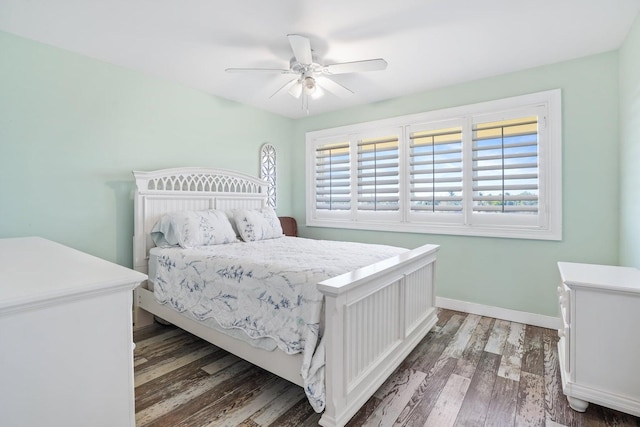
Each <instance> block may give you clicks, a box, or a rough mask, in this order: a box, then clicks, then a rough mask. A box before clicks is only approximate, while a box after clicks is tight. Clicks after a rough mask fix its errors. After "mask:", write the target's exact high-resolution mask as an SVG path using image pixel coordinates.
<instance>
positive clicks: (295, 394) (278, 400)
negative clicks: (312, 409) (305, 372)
mask: <svg viewBox="0 0 640 427" xmlns="http://www.w3.org/2000/svg"><path fill="white" fill-rule="evenodd" d="M306 399H307V397H306V396H305V394H304V390H303V389H302V388H300V387H291V386H289V387H288V388H287V389H286V390H284V392H283V393H281V394H279V395H278V396H275V398H274V399H273V400H272V401H271V402H269V404H268V405H265V406H264V407H263V408H261V409H260V410H259V411H257V412H256V413H254V414H252V415H251V419H252V420H253V421H254V422H255V423H256V424H257V425H260V426H268V425H269V424H271V423H273V422H274V421H275V420H277V419H278V418H279V417H281V416H282V414H284V413H285V412H287V411H288V410H289V409H291V408H292V407H293V405H295V404H296V403H297V402H299V401H301V400H303V401H306Z"/></svg>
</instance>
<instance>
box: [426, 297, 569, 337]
mask: <svg viewBox="0 0 640 427" xmlns="http://www.w3.org/2000/svg"><path fill="white" fill-rule="evenodd" d="M436 307H440V308H446V309H449V310H456V311H462V312H464V313H470V314H478V315H480V316H488V317H495V318H496V319H502V320H508V321H510V322H518V323H525V324H527V325H533V326H540V327H541V328H549V329H559V328H560V327H561V326H562V321H561V320H560V318H559V317H553V316H545V315H543V314H535V313H528V312H526V311H517V310H510V309H508V308H501V307H493V306H490V305H482V304H476V303H474V302H467V301H460V300H457V299H451V298H443V297H436Z"/></svg>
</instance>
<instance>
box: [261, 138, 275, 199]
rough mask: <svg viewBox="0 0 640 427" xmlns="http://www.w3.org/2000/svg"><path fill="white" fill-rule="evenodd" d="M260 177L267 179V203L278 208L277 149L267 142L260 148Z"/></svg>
mask: <svg viewBox="0 0 640 427" xmlns="http://www.w3.org/2000/svg"><path fill="white" fill-rule="evenodd" d="M260 178H262V179H264V180H265V181H267V184H269V186H268V187H267V205H268V206H271V207H272V208H274V209H275V208H276V149H275V147H274V146H273V145H271V144H269V143H265V144H263V145H262V148H261V149H260Z"/></svg>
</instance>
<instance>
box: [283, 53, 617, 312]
mask: <svg viewBox="0 0 640 427" xmlns="http://www.w3.org/2000/svg"><path fill="white" fill-rule="evenodd" d="M617 65H618V55H617V53H616V52H611V53H606V54H601V55H596V56H591V57H587V58H583V59H579V60H574V61H569V62H563V63H558V64H554V65H549V66H545V67H540V68H535V69H531V70H527V71H523V72H518V73H513V74H507V75H502V76H498V77H494V78H488V79H483V80H479V81H475V82H470V83H466V84H461V85H456V86H451V87H446V88H442V89H437V90H431V91H427V92H423V93H419V94H415V95H411V96H406V97H402V98H398V99H394V100H390V101H385V102H379V103H375V104H371V105H368V106H365V107H357V108H352V109H347V110H344V111H339V112H336V113H331V114H325V115H322V116H318V117H309V118H305V119H303V120H298V121H297V122H296V123H295V128H296V132H295V143H294V146H293V158H294V167H293V175H294V180H293V182H294V187H293V193H294V194H296V195H299V196H298V197H295V198H294V200H293V205H294V213H295V216H296V217H297V218H298V219H299V222H300V227H299V228H300V233H301V234H302V235H304V236H308V237H315V238H328V239H346V240H361V241H367V242H384V243H389V244H394V245H399V246H404V247H409V248H413V247H416V246H419V245H421V244H424V243H436V244H439V245H441V249H440V253H439V258H438V270H437V294H438V295H439V296H441V297H446V298H453V299H457V300H463V301H469V302H474V303H478V304H485V305H490V306H497V307H503V308H509V309H512V310H519V311H526V312H532V313H538V314H543V315H550V316H555V315H557V297H556V291H555V289H556V286H557V284H558V282H559V274H558V272H557V267H556V262H557V261H560V260H564V261H579V262H593V263H605V264H615V263H616V262H617V260H618V204H619V201H618V68H617ZM554 88H561V89H562V102H563V105H562V110H563V176H564V182H563V210H564V212H563V223H564V228H563V240H562V241H561V242H549V241H535V240H516V239H497V238H481V237H460V236H445V235H428V234H407V233H380V232H366V231H345V230H337V229H327V228H312V227H305V226H304V217H305V204H304V199H303V197H302V195H303V194H305V187H304V176H305V175H304V138H305V132H306V131H311V130H317V129H322V128H328V127H334V126H340V125H346V124H351V123H358V122H362V121H368V120H375V119H381V118H387V117H393V116H398V115H404V114H410V113H417V112H422V111H430V110H435V109H441V108H446V107H453V106H458V105H464V104H470V103H475V102H481V101H488V100H492V99H499V98H504V97H509V96H515V95H521V94H526V93H531V92H536V91H542V90H548V89H554Z"/></svg>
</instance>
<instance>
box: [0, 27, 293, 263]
mask: <svg viewBox="0 0 640 427" xmlns="http://www.w3.org/2000/svg"><path fill="white" fill-rule="evenodd" d="M291 132H292V121H291V120H289V119H284V118H282V117H280V116H277V115H273V114H270V113H267V112H264V111H261V110H258V109H254V108H250V107H247V106H243V105H240V104H237V103H234V102H231V101H227V100H224V99H221V98H216V97H213V96H210V95H207V94H205V93H203V92H199V91H195V90H192V89H188V88H186V87H183V86H180V85H177V84H173V83H169V82H166V81H162V80H160V79H156V78H153V77H150V76H147V75H144V74H142V73H138V72H135V71H130V70H126V69H123V68H120V67H116V66H113V65H109V64H106V63H103V62H100V61H96V60H93V59H90V58H87V57H84V56H81V55H76V54H72V53H69V52H66V51H63V50H60V49H56V48H53V47H50V46H47V45H44V44H40V43H36V42H33V41H30V40H26V39H23V38H19V37H16V36H13V35H10V34H7V33H1V32H0V177H1V179H0V182H1V184H0V237H14V236H27V235H40V236H43V237H46V238H50V239H52V240H55V241H58V242H60V243H63V244H66V245H69V246H72V247H75V248H77V249H80V250H84V251H86V252H89V253H91V254H93V255H97V256H100V257H102V258H105V259H108V260H111V261H116V262H118V263H120V264H122V265H126V266H131V264H132V260H131V257H132V249H131V241H132V240H131V237H132V234H133V198H132V196H133V188H134V185H133V176H132V174H131V171H132V170H134V169H137V170H151V169H158V168H165V167H177V166H204V167H218V168H227V169H234V170H238V171H241V172H246V173H249V174H252V175H258V174H259V150H260V146H261V145H262V144H263V143H264V142H270V143H272V144H273V145H274V146H275V147H276V149H277V150H278V185H279V188H278V190H279V191H278V204H279V211H280V212H282V213H285V214H288V213H289V211H290V209H291V204H290V202H291V200H290V194H291V182H290V177H291V173H290V165H291V158H290V155H289V150H288V147H289V144H290V141H291ZM35 262H36V261H34V263H35Z"/></svg>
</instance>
